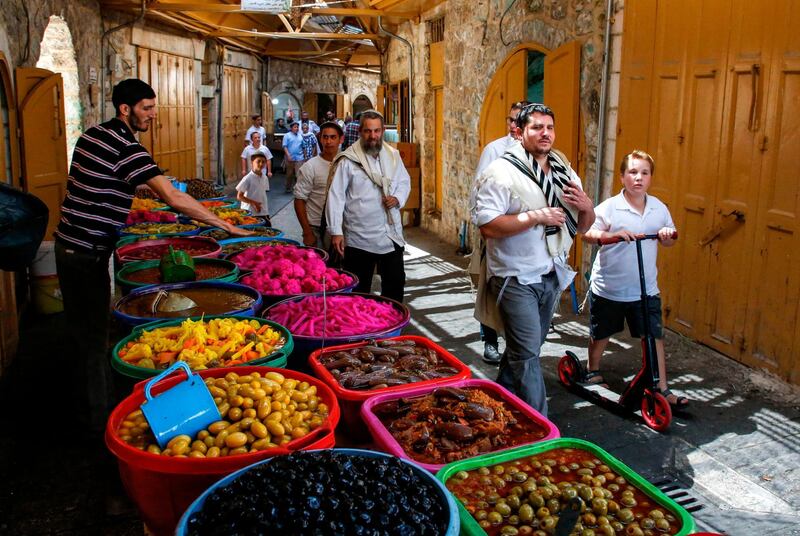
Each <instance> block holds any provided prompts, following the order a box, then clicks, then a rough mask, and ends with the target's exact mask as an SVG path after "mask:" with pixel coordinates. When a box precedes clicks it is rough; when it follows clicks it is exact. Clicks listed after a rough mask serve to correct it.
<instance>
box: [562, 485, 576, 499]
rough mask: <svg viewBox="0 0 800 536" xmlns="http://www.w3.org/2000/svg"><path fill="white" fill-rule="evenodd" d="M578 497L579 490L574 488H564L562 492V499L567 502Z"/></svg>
mask: <svg viewBox="0 0 800 536" xmlns="http://www.w3.org/2000/svg"><path fill="white" fill-rule="evenodd" d="M577 496H578V490H576V489H575V488H573V487H569V488H564V489H562V490H561V497H562V498H564V499H566V500H570V499H574V498H575V497H577Z"/></svg>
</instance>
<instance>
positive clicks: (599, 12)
mask: <svg viewBox="0 0 800 536" xmlns="http://www.w3.org/2000/svg"><path fill="white" fill-rule="evenodd" d="M507 4H508V3H507V2H500V1H497V0H477V1H476V0H448V2H447V3H446V4H443V5H441V6H439V7H438V8H437V9H436V10H432V11H431V12H428V13H425V14H424V16H423V19H424V20H426V19H431V18H435V17H437V16H440V15H444V16H445V40H444V43H445V45H444V46H445V49H444V57H445V86H444V110H445V112H444V113H445V118H444V122H445V126H444V131H445V136H444V140H443V144H442V150H443V185H442V186H443V188H442V190H443V192H444V199H443V207H442V212H441V214H432V213H431V211H432V208H433V202H434V200H433V193H432V192H433V188H434V171H433V167H432V166H433V164H434V163H433V142H432V138H433V99H432V91H431V90H430V83H429V80H430V78H429V68H428V65H427V63H428V59H427V58H428V50H427V46H426V41H425V32H426V28H425V24H424V20H423V23H422V24H416V25H415V24H413V23H411V22H408V23H404V24H403V25H401V26H400V27H399V29H398V32H397V33H398V34H399V35H402V36H403V37H406V38H407V39H410V40H411V41H412V42H413V43H414V46H415V56H416V60H415V71H416V72H415V81H414V88H415V91H416V95H415V97H414V120H415V126H414V133H415V141H416V142H418V143H419V144H420V153H421V157H422V174H423V177H424V178H423V192H424V193H423V206H422V213H423V215H422V225H423V227H426V228H428V229H430V230H432V231H433V232H435V233H436V234H437V235H439V236H440V237H442V238H443V239H445V240H447V241H450V242H453V243H455V242H456V237H457V229H458V227H459V225H460V223H461V222H462V221H464V220H468V218H469V214H468V209H467V199H468V196H469V190H470V187H471V181H472V177H473V174H474V172H475V167H476V165H477V163H478V158H479V156H480V151H481V147H479V139H478V123H479V119H480V112H481V105H482V103H483V98H484V95H485V93H486V90H487V88H488V85H489V82H490V81H491V77H492V73H494V72H495V70H496V69H497V67H498V66H499V65H500V64H501V63H502V62H503V60H504V59H505V58H506V57H507V56H508V55H509V54H510V53H511V52H512V51H513V50H514V48H515V47H517V46H518V45H520V44H523V43H527V42H534V43H538V44H539V45H541V46H542V47H544V48H546V49H548V50H553V49H556V48H558V47H559V46H561V45H563V44H565V43H567V42H569V41H572V40H576V39H577V40H579V41H580V42H581V44H582V54H581V56H582V57H581V92H580V101H581V102H580V106H581V121H582V124H581V127H582V133H583V136H584V140H585V152H586V154H585V158H586V165H585V171H584V176H583V177H582V178H583V181H584V187H585V188H586V189H587V190H589V193H590V195H592V194H593V189H594V176H595V158H596V154H597V143H598V119H599V110H600V88H601V77H602V66H603V36H604V32H605V9H606V2H605V0H527V1H517V2H514V3H513V4H511V7H510V9H509V10H508V12H507V13H504V10H505V9H506V5H507ZM501 19H502V25H501ZM504 41H505V42H504ZM406 54H407V52H406V47H405V45H403V44H402V43H399V42H398V41H396V40H393V41H391V42H390V45H389V50H388V53H387V55H386V58H387V61H386V64H385V69H386V75H385V78H386V79H387V80H388V81H390V82H392V81H397V80H401V79H405V78H407V69H408V67H407V63H406V60H405V57H406V56H405V55H406ZM612 152H613V151H612Z"/></svg>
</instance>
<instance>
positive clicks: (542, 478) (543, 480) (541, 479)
mask: <svg viewBox="0 0 800 536" xmlns="http://www.w3.org/2000/svg"><path fill="white" fill-rule="evenodd" d="M549 483H550V479H549V478H547V477H546V476H540V477H539V478H537V479H536V484H537V485H539V486H546V485H548V484H549Z"/></svg>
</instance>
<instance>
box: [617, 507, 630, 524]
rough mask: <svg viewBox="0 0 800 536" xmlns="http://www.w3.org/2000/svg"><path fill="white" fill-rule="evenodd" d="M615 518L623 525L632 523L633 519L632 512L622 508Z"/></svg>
mask: <svg viewBox="0 0 800 536" xmlns="http://www.w3.org/2000/svg"><path fill="white" fill-rule="evenodd" d="M617 517H618V518H619V520H620V521H622V522H623V523H630V522H631V521H633V518H634V515H633V510H631V509H630V508H623V509H622V510H620V511H619V512H618V513H617Z"/></svg>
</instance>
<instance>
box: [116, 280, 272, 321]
mask: <svg viewBox="0 0 800 536" xmlns="http://www.w3.org/2000/svg"><path fill="white" fill-rule="evenodd" d="M187 288H192V289H196V288H213V289H224V290H233V291H237V292H241V293H243V294H246V295H248V296H250V297H252V298H253V299H254V301H253V303H252V305H251V306H250V307H249V308H247V309H237V310H233V311H225V312H224V313H208V314H207V315H206V316H212V315H213V316H221V315H223V314H226V315H241V316H255V315H256V314H257V313H258V311H260V310H261V306H262V303H263V301H262V299H261V294H260V293H259V292H258V291H257V290H255V289H253V288H250V287H248V286H246V285H240V284H238V283H222V282H219V281H194V282H191V283H175V284H172V285H153V286H149V287H143V288H140V289H138V290H134V291H133V292H131V293H130V294H128V295H127V296H125V297H123V298H120V299H119V300H117V302H116V303H114V313H113V314H114V317H115V318H117V319H118V320H119V321H120V322H122V323H123V324H125V325H128V326H138V325H139V324H145V323H147V322H155V321H156V320H171V319H174V318H188V317H189V316H198V315H199V313H198V312H197V310H196V308H195V309H190V310H189V314H187V315H185V316H163V317H153V316H151V317H146V316H133V315H128V314H126V313H123V312H121V311H120V309H121V308H122V306H123V305H125V304H126V303H128V302H129V301H131V300H134V299H136V298H139V297H140V296H142V295H147V294H155V293H156V292H158V291H159V290H167V291H173V290H176V291H180V290H181V289H187Z"/></svg>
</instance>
